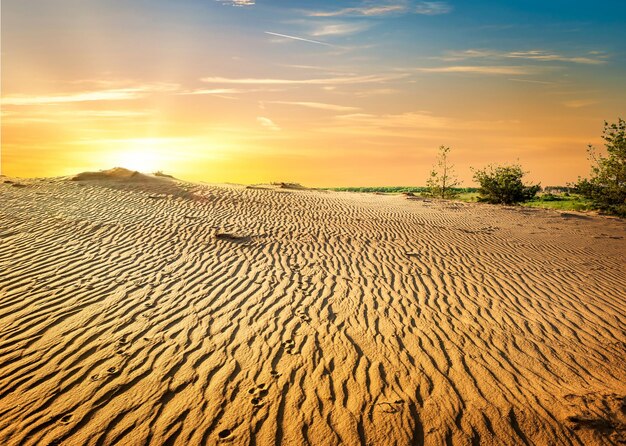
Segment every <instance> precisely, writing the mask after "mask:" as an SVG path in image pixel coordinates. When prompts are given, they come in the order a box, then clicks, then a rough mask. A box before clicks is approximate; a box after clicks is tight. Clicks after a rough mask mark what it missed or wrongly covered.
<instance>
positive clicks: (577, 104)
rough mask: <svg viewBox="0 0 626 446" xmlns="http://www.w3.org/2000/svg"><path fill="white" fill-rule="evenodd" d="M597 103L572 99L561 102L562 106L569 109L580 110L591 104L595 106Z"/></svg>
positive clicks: (589, 100)
mask: <svg viewBox="0 0 626 446" xmlns="http://www.w3.org/2000/svg"><path fill="white" fill-rule="evenodd" d="M597 103H598V101H594V100H591V99H573V100H571V101H565V102H563V105H564V106H566V107H569V108H582V107H588V106H590V105H593V104H597Z"/></svg>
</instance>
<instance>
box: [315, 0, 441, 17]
mask: <svg viewBox="0 0 626 446" xmlns="http://www.w3.org/2000/svg"><path fill="white" fill-rule="evenodd" d="M451 11H452V6H450V5H449V4H448V3H447V2H425V1H417V2H415V1H413V2H412V1H402V0H400V1H395V2H389V3H387V4H382V5H375V6H374V5H371V4H365V5H363V6H357V7H351V8H342V9H336V10H332V11H309V12H308V15H309V16H311V17H339V16H365V17H378V16H386V15H393V14H422V15H439V14H447V13H449V12H451Z"/></svg>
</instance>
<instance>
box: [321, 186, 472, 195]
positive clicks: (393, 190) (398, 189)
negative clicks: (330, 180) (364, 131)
mask: <svg viewBox="0 0 626 446" xmlns="http://www.w3.org/2000/svg"><path fill="white" fill-rule="evenodd" d="M323 189H324V190H332V191H335V192H365V193H375V192H377V193H383V194H402V193H407V192H411V193H414V194H425V193H427V192H428V191H429V190H430V189H429V188H427V187H424V186H371V187H326V188H323ZM452 190H453V191H455V192H457V193H460V194H464V193H472V192H477V191H478V188H476V187H455V188H453V189H452Z"/></svg>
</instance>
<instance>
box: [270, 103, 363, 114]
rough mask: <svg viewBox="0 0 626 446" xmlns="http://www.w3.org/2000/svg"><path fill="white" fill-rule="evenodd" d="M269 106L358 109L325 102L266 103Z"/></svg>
mask: <svg viewBox="0 0 626 446" xmlns="http://www.w3.org/2000/svg"><path fill="white" fill-rule="evenodd" d="M265 102H266V103H268V104H283V105H295V106H299V107H307V108H316V109H320V110H333V111H340V112H348V111H356V110H359V108H357V107H347V106H344V105H336V104H326V103H323V102H305V101H265Z"/></svg>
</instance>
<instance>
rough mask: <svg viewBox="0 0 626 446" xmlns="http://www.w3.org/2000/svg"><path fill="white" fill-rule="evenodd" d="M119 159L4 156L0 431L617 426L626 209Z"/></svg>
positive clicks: (416, 436)
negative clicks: (95, 166)
mask: <svg viewBox="0 0 626 446" xmlns="http://www.w3.org/2000/svg"><path fill="white" fill-rule="evenodd" d="M118 174H119V172H118ZM118 174H116V173H115V172H114V171H109V173H108V174H105V175H103V176H96V177H93V176H92V177H89V176H87V178H85V177H82V178H74V179H73V180H72V179H71V178H55V179H31V180H24V179H12V178H7V177H2V178H0V444H2V445H18V444H19V445H22V444H24V445H49V444H56V445H60V444H62V445H144V444H154V445H173V444H176V445H200V444H210V445H213V444H234V445H249V444H256V445H272V444H283V445H300V444H311V445H339V444H342V445H358V444H362V445H409V444H417V445H420V444H426V445H443V444H453V445H479V444H480V445H572V444H573V445H594V444H619V443H620V442H621V443H623V442H626V366H625V364H626V267H625V261H624V253H625V252H626V223H625V222H624V221H622V220H618V219H613V218H607V217H602V216H594V215H583V214H577V213H559V212H556V211H547V210H534V209H527V208H519V207H518V208H516V207H498V206H490V205H484V204H467V203H465V204H464V203H455V202H441V201H436V200H433V201H428V200H423V199H415V198H407V197H404V196H400V195H398V196H384V195H366V194H355V193H339V192H324V191H314V190H292V189H289V188H284V187H280V186H271V185H268V186H257V187H249V188H246V187H243V186H233V185H222V186H219V185H205V184H191V183H185V182H179V181H176V180H174V179H170V178H155V177H151V176H145V177H140V178H139V179H138V178H137V177H134V178H133V177H132V176H130V177H129V176H128V175H126V176H125V175H118ZM16 184H19V186H16Z"/></svg>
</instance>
